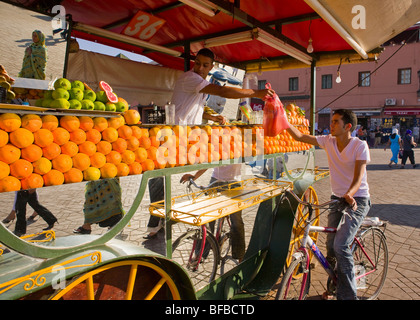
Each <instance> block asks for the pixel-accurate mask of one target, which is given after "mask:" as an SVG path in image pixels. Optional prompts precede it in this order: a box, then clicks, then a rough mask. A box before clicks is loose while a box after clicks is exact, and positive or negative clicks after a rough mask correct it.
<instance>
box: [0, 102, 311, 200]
mask: <svg viewBox="0 0 420 320" xmlns="http://www.w3.org/2000/svg"><path fill="white" fill-rule="evenodd" d="M293 111H294V110H293ZM139 119H140V116H139V114H138V112H137V111H134V110H129V111H127V112H126V113H124V115H123V116H117V117H111V118H104V117H95V118H90V117H86V116H80V117H77V116H70V115H65V116H61V117H56V116H54V115H43V116H38V115H34V114H31V115H24V116H22V117H20V116H19V115H16V114H12V113H4V114H0V192H6V191H16V190H21V189H28V188H40V187H43V186H51V185H59V184H63V183H75V182H81V181H84V180H85V181H86V180H96V179H100V178H113V177H116V176H126V175H133V174H141V173H143V172H145V171H148V170H154V169H163V168H170V167H174V166H183V165H187V164H197V163H207V162H215V161H220V160H228V159H234V158H240V157H244V158H246V157H255V156H257V155H262V154H263V153H266V154H271V153H279V152H293V151H298V150H305V149H308V148H309V146H308V145H306V144H302V143H299V142H297V141H294V140H293V139H292V138H291V137H290V135H289V134H288V133H287V132H282V133H281V134H279V135H278V136H276V137H273V138H271V137H264V133H263V130H262V126H256V125H249V126H229V127H227V126H224V127H222V126H210V125H203V126H179V125H175V126H167V125H155V126H153V127H151V128H142V127H140V126H138V125H137V123H138V121H139ZM299 130H301V131H302V132H304V133H309V131H308V127H307V126H306V125H301V126H299Z"/></svg>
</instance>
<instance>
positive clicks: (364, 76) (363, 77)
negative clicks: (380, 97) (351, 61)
mask: <svg viewBox="0 0 420 320" xmlns="http://www.w3.org/2000/svg"><path fill="white" fill-rule="evenodd" d="M359 87H370V71H362V72H359Z"/></svg>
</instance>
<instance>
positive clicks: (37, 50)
mask: <svg viewBox="0 0 420 320" xmlns="http://www.w3.org/2000/svg"><path fill="white" fill-rule="evenodd" d="M32 41H33V43H32V44H31V45H30V46H29V47H27V48H26V50H25V56H24V57H23V63H22V69H21V70H20V72H19V77H21V78H31V79H41V80H45V67H46V65H47V47H46V46H45V35H44V34H43V33H42V32H41V31H39V30H35V31H34V32H32Z"/></svg>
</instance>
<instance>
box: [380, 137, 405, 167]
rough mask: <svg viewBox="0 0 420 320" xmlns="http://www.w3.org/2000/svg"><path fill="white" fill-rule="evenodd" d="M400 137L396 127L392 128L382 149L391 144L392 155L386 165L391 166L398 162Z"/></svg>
mask: <svg viewBox="0 0 420 320" xmlns="http://www.w3.org/2000/svg"><path fill="white" fill-rule="evenodd" d="M400 144H401V137H400V135H399V134H398V130H397V129H392V134H391V135H390V136H389V140H388V142H387V144H386V145H385V148H384V151H386V148H387V147H388V146H391V152H392V157H391V159H390V161H389V164H388V167H390V168H391V167H392V165H393V164H395V165H396V164H398V153H399V152H400Z"/></svg>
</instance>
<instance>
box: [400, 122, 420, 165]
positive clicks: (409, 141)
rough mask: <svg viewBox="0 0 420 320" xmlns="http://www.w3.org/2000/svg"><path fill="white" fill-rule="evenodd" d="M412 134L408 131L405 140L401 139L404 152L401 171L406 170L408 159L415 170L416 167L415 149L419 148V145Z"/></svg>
mask: <svg viewBox="0 0 420 320" xmlns="http://www.w3.org/2000/svg"><path fill="white" fill-rule="evenodd" d="M411 134H412V131H411V130H407V131H406V132H405V136H404V138H402V139H401V149H402V150H403V155H402V159H401V169H404V166H405V163H406V162H407V158H409V159H410V162H411V164H412V165H413V168H415V167H416V161H415V159H414V151H413V148H414V147H417V143H415V142H414V138H413V136H412V135H411Z"/></svg>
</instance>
